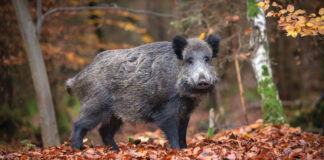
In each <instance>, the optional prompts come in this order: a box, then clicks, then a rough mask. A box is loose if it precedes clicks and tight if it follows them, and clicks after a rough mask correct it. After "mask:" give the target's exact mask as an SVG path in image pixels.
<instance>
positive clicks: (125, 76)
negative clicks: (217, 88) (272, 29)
mask: <svg viewBox="0 0 324 160" xmlns="http://www.w3.org/2000/svg"><path fill="white" fill-rule="evenodd" d="M212 36H214V35H212ZM216 45H217V46H216ZM218 45H219V38H217V37H209V38H208V40H207V41H204V40H199V39H196V38H193V39H188V40H186V39H184V38H183V37H181V36H177V37H175V38H174V40H173V42H172V43H170V42H156V43H151V44H146V45H142V46H139V47H136V48H131V49H120V50H110V51H104V52H102V53H100V54H98V55H97V56H96V57H95V59H94V61H93V63H92V64H90V65H89V66H87V67H86V68H85V69H83V70H82V71H81V72H79V73H78V74H77V75H76V76H74V77H73V78H71V79H68V80H67V81H66V84H65V85H66V89H67V91H68V92H69V93H71V92H73V93H74V94H75V95H76V96H77V97H78V98H79V100H80V102H81V104H82V108H81V113H80V119H79V120H78V121H76V122H75V123H74V131H73V135H72V146H73V148H74V149H81V148H82V139H83V137H84V136H85V134H86V132H87V131H89V130H91V129H93V128H94V127H95V126H97V125H98V124H99V123H101V127H100V129H99V133H100V134H101V136H102V140H103V142H104V143H105V144H106V145H108V144H109V145H111V146H112V147H113V149H115V150H118V146H117V145H116V143H115V142H114V140H113V137H114V134H115V132H116V131H117V130H118V129H119V127H120V126H121V125H122V123H123V122H130V123H133V124H137V123H143V122H155V123H157V124H158V126H159V127H160V128H161V129H162V130H163V131H164V132H165V134H166V136H167V139H168V140H169V143H170V145H171V147H172V148H178V149H180V148H185V147H186V142H185V135H186V129H187V125H188V121H189V116H190V113H191V112H192V110H193V109H194V107H195V106H196V105H197V103H198V102H199V97H200V95H203V94H206V93H207V92H209V91H210V90H211V89H212V88H213V86H214V84H215V83H216V82H217V80H218V77H217V74H216V72H215V69H214V68H213V67H212V66H211V65H210V62H209V59H211V58H212V57H215V55H216V54H217V53H215V48H217V50H218ZM216 52H218V51H216Z"/></svg>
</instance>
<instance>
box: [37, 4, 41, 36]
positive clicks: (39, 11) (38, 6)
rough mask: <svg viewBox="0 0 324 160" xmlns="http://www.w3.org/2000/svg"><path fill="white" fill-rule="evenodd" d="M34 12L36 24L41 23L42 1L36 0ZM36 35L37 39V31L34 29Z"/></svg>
mask: <svg viewBox="0 0 324 160" xmlns="http://www.w3.org/2000/svg"><path fill="white" fill-rule="evenodd" d="M36 11H37V23H38V22H40V21H41V18H42V0H37V3H36ZM37 25H38V24H37ZM36 35H37V37H39V30H37V29H36Z"/></svg>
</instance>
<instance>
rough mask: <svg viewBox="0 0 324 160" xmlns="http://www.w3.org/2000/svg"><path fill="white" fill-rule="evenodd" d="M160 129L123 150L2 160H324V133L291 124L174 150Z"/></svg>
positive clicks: (59, 151)
mask: <svg viewBox="0 0 324 160" xmlns="http://www.w3.org/2000/svg"><path fill="white" fill-rule="evenodd" d="M160 135H161V134H160V131H159V130H157V131H156V132H153V133H152V132H146V133H142V134H138V135H135V136H134V139H135V140H134V139H133V138H131V139H130V140H129V142H121V143H119V148H120V149H121V151H120V152H119V153H117V152H116V151H112V150H111V148H110V147H109V146H99V147H93V146H85V149H84V150H83V151H72V150H71V146H70V144H69V143H64V144H62V145H61V146H58V147H54V146H53V147H50V148H44V149H41V148H28V149H27V150H24V151H23V150H22V151H19V152H11V151H7V150H5V149H1V150H0V159H3V158H4V159H6V158H8V159H19V158H20V159H25V158H27V159H28V158H35V159H38V158H40V159H55V158H57V159H76V158H77V159H249V158H251V159H323V158H324V147H323V145H324V136H320V135H318V134H312V133H306V132H302V131H301V130H300V128H291V127H289V126H288V125H273V126H271V125H269V124H263V123H262V120H258V121H257V122H256V123H254V124H251V125H249V126H243V127H240V128H236V129H233V130H228V131H224V132H221V133H218V134H216V135H215V136H214V137H213V138H211V139H208V138H206V136H205V133H200V134H196V135H195V136H194V137H192V138H191V139H190V140H189V141H188V148H187V149H183V150H181V151H178V150H172V149H170V146H169V145H168V144H167V143H166V141H165V140H164V139H163V138H161V136H160Z"/></svg>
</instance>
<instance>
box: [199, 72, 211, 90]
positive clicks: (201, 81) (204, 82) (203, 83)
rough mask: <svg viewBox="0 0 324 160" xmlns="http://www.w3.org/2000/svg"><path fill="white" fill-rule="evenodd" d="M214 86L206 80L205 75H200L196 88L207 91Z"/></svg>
mask: <svg viewBox="0 0 324 160" xmlns="http://www.w3.org/2000/svg"><path fill="white" fill-rule="evenodd" d="M211 85H212V84H211V83H209V82H208V81H207V79H206V77H205V76H204V74H200V75H199V79H198V81H197V84H196V88H197V89H207V88H209V87H210V86H211Z"/></svg>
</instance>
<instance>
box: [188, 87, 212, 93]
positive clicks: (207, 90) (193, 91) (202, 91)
mask: <svg viewBox="0 0 324 160" xmlns="http://www.w3.org/2000/svg"><path fill="white" fill-rule="evenodd" d="M213 89H214V85H210V86H209V87H208V88H204V89H201V88H192V89H191V92H192V93H194V94H203V93H208V92H211V91H212V90H213Z"/></svg>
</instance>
